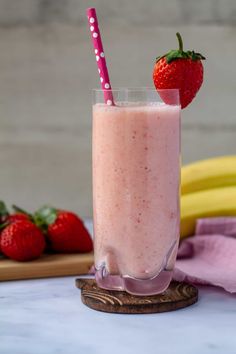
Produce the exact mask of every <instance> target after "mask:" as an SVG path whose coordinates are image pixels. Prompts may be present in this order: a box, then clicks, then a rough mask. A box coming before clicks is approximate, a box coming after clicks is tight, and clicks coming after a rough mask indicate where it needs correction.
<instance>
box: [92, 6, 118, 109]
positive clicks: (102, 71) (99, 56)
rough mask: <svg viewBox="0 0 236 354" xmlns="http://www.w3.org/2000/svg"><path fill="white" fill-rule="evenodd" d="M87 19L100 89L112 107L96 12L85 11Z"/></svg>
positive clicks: (112, 101)
mask: <svg viewBox="0 0 236 354" xmlns="http://www.w3.org/2000/svg"><path fill="white" fill-rule="evenodd" d="M87 17H88V23H89V28H90V32H91V37H92V42H93V47H94V52H95V56H96V61H97V67H98V72H99V75H100V82H101V87H102V90H103V93H104V101H105V103H107V104H108V105H110V106H111V105H114V99H113V95H112V91H111V84H110V79H109V75H108V70H107V65H106V58H105V54H104V50H103V46H102V39H101V35H100V31H99V27H98V20H97V15H96V10H95V9H94V8H90V9H87Z"/></svg>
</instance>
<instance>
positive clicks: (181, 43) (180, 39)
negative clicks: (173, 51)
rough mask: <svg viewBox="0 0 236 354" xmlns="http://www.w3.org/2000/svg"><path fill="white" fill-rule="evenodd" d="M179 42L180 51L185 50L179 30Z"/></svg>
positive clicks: (177, 34)
mask: <svg viewBox="0 0 236 354" xmlns="http://www.w3.org/2000/svg"><path fill="white" fill-rule="evenodd" d="M176 36H177V38H178V42H179V51H180V52H183V40H182V37H181V35H180V33H179V32H177V33H176Z"/></svg>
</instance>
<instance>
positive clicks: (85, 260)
mask: <svg viewBox="0 0 236 354" xmlns="http://www.w3.org/2000/svg"><path fill="white" fill-rule="evenodd" d="M92 265H93V253H84V254H44V255H43V256H41V257H40V258H39V259H36V260H35V261H30V262H15V261H12V260H10V259H5V258H0V281H3V280H18V279H33V278H47V277H59V276H65V275H79V274H80V275H81V274H88V271H89V269H90V268H91V266H92Z"/></svg>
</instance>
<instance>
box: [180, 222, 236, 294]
mask: <svg viewBox="0 0 236 354" xmlns="http://www.w3.org/2000/svg"><path fill="white" fill-rule="evenodd" d="M195 234H196V235H195V236H193V237H190V238H188V239H186V240H183V241H182V242H181V244H180V248H179V251H178V257H177V261H176V268H175V271H174V279H175V280H179V281H183V280H185V281H189V282H192V283H196V284H209V285H215V286H220V287H222V288H224V289H225V290H226V291H228V292H230V293H235V292H236V217H213V218H205V219H199V220H198V221H197V223H196V230H195Z"/></svg>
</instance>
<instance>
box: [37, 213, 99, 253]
mask: <svg viewBox="0 0 236 354" xmlns="http://www.w3.org/2000/svg"><path fill="white" fill-rule="evenodd" d="M34 220H35V222H36V224H37V225H38V226H40V227H41V229H42V230H44V233H45V234H46V235H47V239H48V240H49V244H50V247H51V249H52V250H54V251H56V252H68V253H72V252H90V251H92V250H93V242H92V240H91V237H90V235H89V233H88V231H87V229H86V228H85V226H84V224H83V222H82V220H81V219H80V218H79V217H78V216H77V215H76V214H74V213H72V212H70V211H64V210H57V209H55V208H52V207H48V206H45V207H42V208H41V209H39V210H38V211H37V212H36V213H35V214H34Z"/></svg>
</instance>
